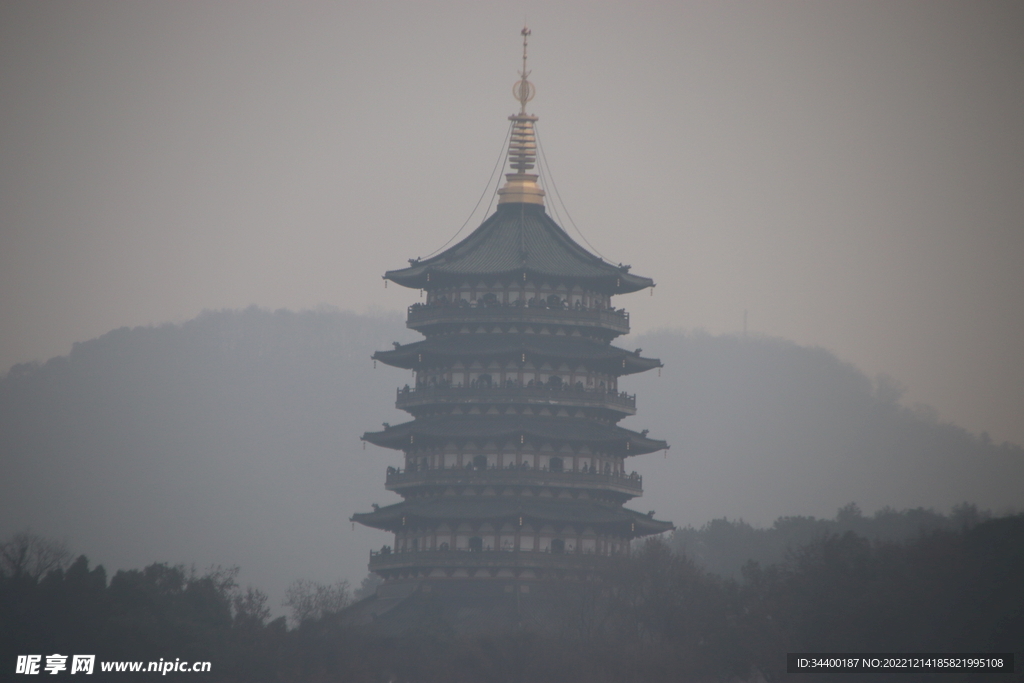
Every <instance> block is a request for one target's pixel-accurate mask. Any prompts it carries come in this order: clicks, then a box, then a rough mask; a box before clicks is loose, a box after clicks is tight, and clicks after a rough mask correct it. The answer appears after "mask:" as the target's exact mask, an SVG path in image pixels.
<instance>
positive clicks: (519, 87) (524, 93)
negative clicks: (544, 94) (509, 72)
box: [512, 26, 537, 114]
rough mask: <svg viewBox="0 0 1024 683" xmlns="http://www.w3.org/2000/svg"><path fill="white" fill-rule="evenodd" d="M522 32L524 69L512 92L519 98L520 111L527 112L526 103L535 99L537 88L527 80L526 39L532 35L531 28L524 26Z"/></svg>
mask: <svg viewBox="0 0 1024 683" xmlns="http://www.w3.org/2000/svg"><path fill="white" fill-rule="evenodd" d="M521 33H522V34H523V70H522V71H520V72H519V77H520V79H521V80H520V81H518V82H517V83H516V84H515V86H514V88H513V91H512V92H513V94H514V95H515V97H516V99H517V100H519V104H520V109H519V113H520V114H525V113H526V103H527V102H529V101H530V100H532V99H533V96H534V95H535V94H536V93H537V90H536V89H535V88H534V87H533V83H530V81H528V80H526V79H527V78H528V77H529V76H530V72H529V71H527V70H526V39H527V38H528V37H529V36H530V29H529V28H528V27H526V26H524V27H523V30H522V31H521Z"/></svg>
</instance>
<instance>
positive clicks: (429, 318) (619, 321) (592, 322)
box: [406, 302, 629, 335]
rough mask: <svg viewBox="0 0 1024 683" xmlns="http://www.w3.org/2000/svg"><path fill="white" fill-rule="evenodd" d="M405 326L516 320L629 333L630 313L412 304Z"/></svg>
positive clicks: (507, 306) (505, 305) (561, 308)
mask: <svg viewBox="0 0 1024 683" xmlns="http://www.w3.org/2000/svg"><path fill="white" fill-rule="evenodd" d="M408 313H409V317H408V319H407V321H406V326H408V327H409V328H410V329H413V330H420V329H421V328H425V327H431V326H433V325H462V324H486V323H497V322H502V323H517V324H520V325H526V324H533V325H567V326H572V327H591V328H596V329H603V330H607V331H610V332H614V333H615V334H616V335H620V334H629V313H628V312H627V311H625V310H623V309H614V308H581V307H573V306H548V305H546V304H543V305H534V306H529V305H527V306H520V305H516V304H493V305H475V306H474V305H472V304H470V303H469V302H466V303H465V304H462V305H456V304H446V305H433V304H420V303H416V304H413V305H412V306H410V307H409V311H408Z"/></svg>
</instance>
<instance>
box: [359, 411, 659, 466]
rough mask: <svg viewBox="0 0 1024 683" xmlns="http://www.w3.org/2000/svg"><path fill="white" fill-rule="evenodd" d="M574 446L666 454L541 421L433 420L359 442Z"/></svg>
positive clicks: (630, 434)
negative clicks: (534, 442)
mask: <svg viewBox="0 0 1024 683" xmlns="http://www.w3.org/2000/svg"><path fill="white" fill-rule="evenodd" d="M519 437H522V438H523V439H526V438H530V439H531V440H540V441H547V442H549V443H551V442H558V443H578V444H588V445H590V446H595V447H600V448H602V449H607V450H608V452H610V453H615V454H617V455H622V456H629V455H643V454H644V453H653V452H655V451H660V450H664V449H666V448H668V444H667V443H665V442H664V441H659V440H658V439H649V438H647V435H646V434H645V433H640V432H634V431H632V430H630V429H624V428H623V427H618V426H615V425H607V424H602V423H600V422H596V421H593V420H584V419H579V418H568V417H546V416H539V415H532V416H518V415H435V416H430V417H418V418H416V419H415V420H412V421H410V422H403V423H402V424H400V425H395V426H393V427H388V428H387V429H385V430H383V431H380V432H366V433H365V434H363V440H364V441H369V442H370V443H372V444H374V445H376V446H382V447H384V448H395V449H403V448H408V447H409V446H410V445H413V444H417V443H418V444H419V445H424V444H425V443H439V442H444V441H447V440H452V439H455V440H462V441H481V440H487V441H496V440H502V439H518V438H519Z"/></svg>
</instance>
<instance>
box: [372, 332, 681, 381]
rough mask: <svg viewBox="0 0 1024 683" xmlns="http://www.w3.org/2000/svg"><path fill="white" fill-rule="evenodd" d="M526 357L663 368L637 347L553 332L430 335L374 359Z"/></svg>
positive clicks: (402, 363)
mask: <svg viewBox="0 0 1024 683" xmlns="http://www.w3.org/2000/svg"><path fill="white" fill-rule="evenodd" d="M523 354H525V358H526V359H527V360H531V361H536V360H556V359H570V360H576V361H580V362H584V363H587V364H588V365H589V366H590V367H592V368H594V369H595V370H596V369H603V370H605V371H607V372H609V373H611V374H615V375H631V374H633V373H636V372H644V371H645V370H650V369H652V368H660V367H661V366H662V363H661V361H660V360H658V359H657V358H643V357H641V356H640V354H639V353H638V352H637V351H633V352H630V351H626V350H625V349H620V348H619V347H617V346H610V345H609V344H607V343H602V342H599V341H595V340H591V339H586V338H583V337H570V336H563V335H550V334H456V335H445V336H438V337H430V338H428V339H424V340H423V341H418V342H415V343H412V344H404V345H401V346H398V347H396V348H395V349H394V350H391V351H377V352H376V353H374V354H373V358H374V360H379V361H381V362H382V363H387V364H388V365H393V366H395V367H398V368H405V369H411V368H415V367H420V366H422V365H423V364H424V363H428V364H429V363H430V362H432V361H442V362H444V361H449V362H450V361H452V360H455V359H460V358H467V359H468V358H475V357H480V358H483V357H486V358H493V359H499V358H517V357H518V358H523V357H524V356H523Z"/></svg>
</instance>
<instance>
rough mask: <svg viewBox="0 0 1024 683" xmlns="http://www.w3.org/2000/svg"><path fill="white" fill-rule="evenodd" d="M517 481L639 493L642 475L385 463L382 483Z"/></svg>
mask: <svg viewBox="0 0 1024 683" xmlns="http://www.w3.org/2000/svg"><path fill="white" fill-rule="evenodd" d="M517 483H521V484H524V485H528V486H561V487H566V488H589V487H594V488H602V489H613V490H618V491H621V492H623V493H629V494H632V495H635V496H639V495H641V494H642V493H643V477H642V476H640V475H639V474H637V473H636V472H633V473H631V474H625V473H623V474H616V473H609V474H603V473H598V472H573V471H552V470H548V469H525V468H519V467H516V468H514V469H498V468H484V469H478V468H473V469H466V468H461V467H458V468H448V469H440V468H435V469H419V470H414V471H403V470H401V469H398V468H396V467H389V468H388V471H387V480H386V484H385V485H386V487H387V488H388V489H390V490H395V489H401V488H405V487H408V486H417V485H440V484H443V485H446V486H458V485H467V486H468V485H480V484H499V485H509V484H517Z"/></svg>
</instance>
